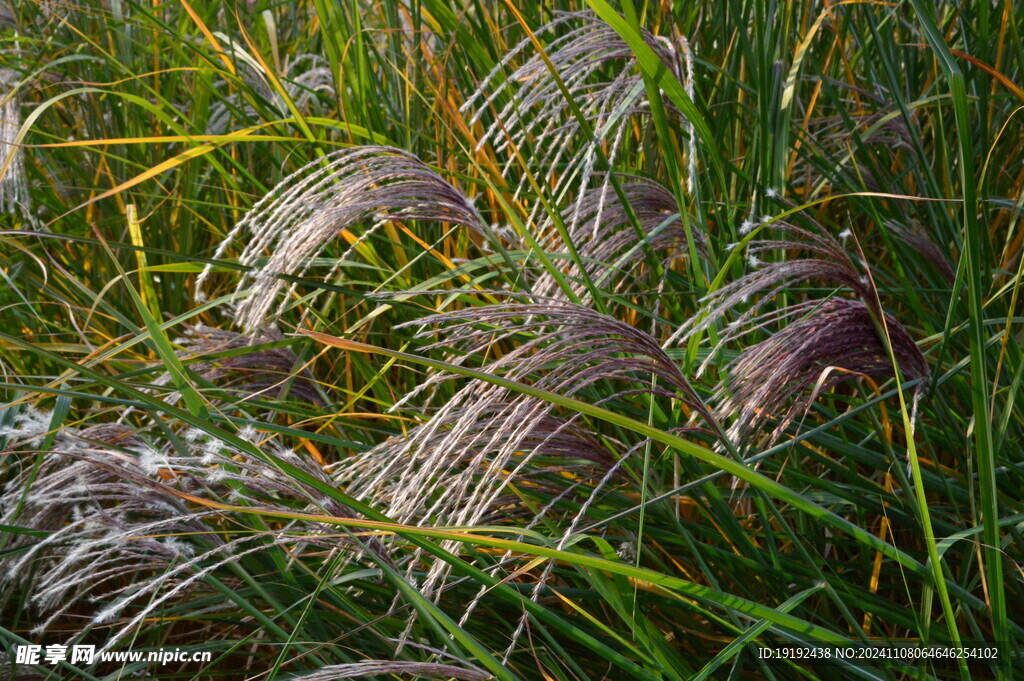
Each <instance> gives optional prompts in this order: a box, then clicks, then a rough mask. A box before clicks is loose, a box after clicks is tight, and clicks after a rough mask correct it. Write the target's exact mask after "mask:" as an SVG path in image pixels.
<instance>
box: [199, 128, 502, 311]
mask: <svg viewBox="0 0 1024 681" xmlns="http://www.w3.org/2000/svg"><path fill="white" fill-rule="evenodd" d="M389 220H429V221H434V222H447V223H451V224H455V225H461V226H463V227H469V228H471V229H483V220H482V219H481V217H480V214H479V213H478V212H477V210H476V208H474V206H473V204H472V202H471V201H470V200H469V199H467V198H466V197H465V196H463V195H462V194H461V193H460V192H459V191H458V190H457V189H456V188H455V187H453V186H452V185H451V184H449V183H448V182H447V181H446V180H445V179H444V178H442V177H441V176H440V175H438V174H437V173H436V172H434V171H433V170H431V169H430V167H428V166H427V165H426V164H425V163H423V162H422V161H420V160H419V159H418V158H417V157H416V156H414V155H412V154H410V153H408V152H406V151H402V150H400V149H395V148H393V147H382V146H365V147H355V148H352V149H344V150H342V151H338V152H335V153H333V154H330V155H328V156H327V157H325V158H323V159H317V160H316V161H313V162H312V163H310V164H308V165H306V166H304V167H303V168H301V169H299V170H298V171H296V172H295V173H293V174H292V175H290V176H289V177H287V178H286V179H285V180H283V181H282V182H281V183H279V184H278V185H277V186H276V187H275V188H274V189H273V190H272V191H271V192H270V193H269V194H268V195H267V196H265V197H264V198H263V199H262V200H261V201H260V202H259V203H257V204H256V205H255V206H253V208H252V209H251V210H250V211H249V212H248V213H247V214H246V216H245V217H244V218H243V219H242V220H241V221H240V222H239V223H238V224H237V225H236V226H235V228H234V229H232V230H231V232H230V233H229V234H228V236H227V238H225V240H224V241H223V242H222V243H221V245H220V247H219V248H218V249H217V252H216V253H215V254H214V259H215V260H216V259H218V258H220V257H222V256H223V255H224V253H225V252H226V251H227V249H228V247H229V246H230V244H231V243H232V242H233V241H234V240H235V239H236V238H237V237H238V236H239V234H241V233H242V232H243V231H248V232H249V233H250V234H251V237H250V238H249V239H248V241H247V243H246V246H245V249H244V251H243V252H242V256H241V258H240V263H241V264H242V265H245V266H247V267H253V268H256V269H255V272H250V273H247V274H246V275H245V276H244V277H243V278H242V281H241V282H240V283H239V285H238V288H237V290H236V293H238V294H241V293H242V292H245V291H246V290H248V289H250V288H251V289H252V290H251V292H250V295H249V297H247V298H246V299H245V300H244V301H242V302H241V304H240V305H239V309H238V315H237V319H238V321H239V323H240V324H241V325H242V326H243V327H244V328H246V329H249V330H252V329H255V328H256V327H258V326H261V325H262V324H263V323H264V321H265V319H266V317H267V315H268V313H269V312H270V308H271V306H272V305H273V303H274V300H275V299H276V298H277V296H278V295H279V294H280V292H281V289H282V288H283V287H284V283H283V282H282V280H281V278H280V277H281V276H282V275H302V274H303V273H305V272H306V270H307V269H308V268H309V266H310V258H311V257H312V256H314V255H315V254H317V253H318V252H319V251H320V250H321V249H322V248H323V247H324V246H325V245H326V244H327V243H328V242H329V241H331V240H332V239H334V238H335V237H337V236H338V235H339V234H345V235H350V234H351V233H350V232H348V230H349V229H350V228H352V227H354V226H356V225H358V224H359V223H362V222H364V221H372V224H371V226H370V227H369V228H368V229H366V230H365V231H363V233H362V234H361V235H360V236H359V237H354V236H353V237H351V241H350V243H351V246H350V248H349V249H348V251H347V252H346V253H345V254H343V255H342V256H341V257H340V258H339V259H338V261H337V263H338V264H337V265H336V266H335V268H334V269H333V270H332V274H333V273H334V272H335V271H337V269H338V268H340V267H341V265H342V264H343V263H344V261H345V260H346V259H347V258H348V257H349V256H350V255H351V254H352V253H354V252H355V248H356V246H358V245H359V244H361V243H362V242H364V241H365V240H366V239H367V238H368V237H369V236H370V235H371V234H373V233H374V232H375V231H376V230H377V229H379V228H380V226H381V225H383V224H384V223H385V222H387V221H389ZM268 251H269V252H270V256H269V258H267V260H266V262H265V263H263V264H262V265H260V266H257V265H258V261H259V260H260V259H261V258H262V257H263V256H264V254H265V253H266V252H268ZM209 273H210V268H209V267H207V268H206V269H205V270H204V271H203V272H202V274H200V276H199V278H198V280H197V281H196V292H197V297H200V298H201V297H203V296H204V290H203V285H204V282H205V280H206V278H207V277H208V275H209ZM291 290H292V289H289V292H290V291H291ZM286 303H287V299H286V300H285V301H284V302H283V303H282V306H281V307H280V308H279V309H278V311H277V313H278V314H279V313H280V312H281V311H282V309H283V306H284V304H286Z"/></svg>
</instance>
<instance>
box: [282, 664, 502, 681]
mask: <svg viewBox="0 0 1024 681" xmlns="http://www.w3.org/2000/svg"><path fill="white" fill-rule="evenodd" d="M383 675H387V676H399V675H400V676H402V677H404V678H417V679H437V681H487V680H488V679H493V678H494V675H492V674H491V673H490V672H487V671H484V670H482V669H477V668H467V667H463V666H456V665H453V664H442V663H439V662H413V661H408V660H363V661H362V662H350V663H348V664H334V665H328V666H326V667H321V668H320V669H317V670H316V671H313V672H309V673H307V674H301V675H298V676H293V677H291V678H292V679H294V681H336V679H360V678H363V677H365V676H374V677H377V676H383Z"/></svg>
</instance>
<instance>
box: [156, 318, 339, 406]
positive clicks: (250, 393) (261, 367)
mask: <svg viewBox="0 0 1024 681" xmlns="http://www.w3.org/2000/svg"><path fill="white" fill-rule="evenodd" d="M283 340H284V335H283V334H282V333H281V332H280V331H279V330H278V329H276V328H272V327H268V328H264V329H259V330H257V331H255V332H254V333H251V334H242V333H238V332H236V331H230V330H226V329H217V328H214V327H211V326H205V325H199V326H195V327H190V328H189V329H188V332H187V333H186V335H185V336H184V337H182V338H179V339H177V341H176V342H177V343H178V344H179V345H180V346H181V347H182V352H181V353H179V354H180V356H181V357H182V359H194V358H197V357H205V356H208V355H217V354H220V353H230V354H229V355H228V356H226V357H211V358H210V359H204V360H203V361H201V362H196V363H194V364H191V365H190V366H191V368H192V370H193V371H195V372H196V373H197V374H198V375H199V376H201V377H202V378H204V379H206V380H207V381H209V382H211V383H213V384H215V385H216V386H217V387H218V388H221V389H223V390H225V391H227V392H229V393H231V394H233V395H237V396H238V400H239V401H249V400H273V399H279V398H281V397H282V395H283V394H285V392H286V396H287V397H289V398H291V399H295V400H300V401H302V402H307V403H310V404H317V403H319V401H320V398H319V396H318V395H317V393H316V389H315V388H314V382H313V378H312V376H310V375H309V373H308V372H306V371H299V372H298V373H296V372H297V371H298V370H299V367H298V366H297V363H298V358H297V357H296V356H295V353H294V352H292V351H291V349H289V348H287V347H273V348H261V347H260V346H261V345H263V344H269V343H273V342H275V341H283ZM169 380H170V379H169V377H168V378H167V379H165V380H163V381H161V382H162V383H167V382H169Z"/></svg>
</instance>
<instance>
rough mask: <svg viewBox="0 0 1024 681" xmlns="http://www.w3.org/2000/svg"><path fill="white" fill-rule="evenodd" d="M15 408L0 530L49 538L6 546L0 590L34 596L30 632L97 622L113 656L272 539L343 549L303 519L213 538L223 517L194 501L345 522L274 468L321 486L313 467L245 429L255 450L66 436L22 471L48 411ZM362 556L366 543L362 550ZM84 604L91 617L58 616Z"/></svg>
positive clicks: (94, 433)
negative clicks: (295, 471)
mask: <svg viewBox="0 0 1024 681" xmlns="http://www.w3.org/2000/svg"><path fill="white" fill-rule="evenodd" d="M23 414H24V418H20V419H16V420H15V423H14V424H13V425H12V426H10V427H8V428H6V429H4V431H3V433H0V434H2V435H4V436H5V437H7V438H8V442H9V450H8V455H9V456H12V457H13V456H15V455H16V454H15V453H17V454H18V455H20V456H19V460H20V461H21V464H20V465H21V469H20V470H17V471H16V472H15V474H14V475H12V476H11V477H10V478H9V480H8V482H7V483H6V484H5V486H4V487H3V489H2V491H0V523H3V524H6V525H11V526H19V527H24V528H27V529H30V530H37V531H42V532H45V533H46V534H45V536H43V537H42V538H36V537H32V536H30V535H23V536H21V537H20V538H19V539H18V540H17V543H16V544H15V548H19V549H20V550H18V551H13V552H10V553H9V554H8V555H6V556H4V557H3V558H2V559H0V585H2V586H3V590H4V592H5V593H13V592H14V590H15V589H17V590H21V591H26V590H27V591H31V593H32V597H31V600H30V603H31V605H32V607H33V608H34V627H35V628H34V631H35V632H36V633H39V632H42V631H44V630H48V629H49V628H51V627H52V626H53V625H54V624H55V623H56V622H58V621H60V623H61V629H62V630H66V629H68V627H69V626H70V627H71V628H72V629H76V628H77V629H76V630H77V631H84V630H85V629H88V628H91V627H95V626H100V625H104V626H107V627H108V634H109V635H108V637H107V638H106V642H105V644H104V646H105V648H107V649H110V648H112V647H114V646H115V645H117V644H118V643H119V642H121V641H123V640H125V639H126V638H128V637H130V636H131V635H132V634H133V632H135V631H137V629H138V627H139V626H141V625H142V624H143V623H144V622H145V621H146V618H147V617H150V616H152V615H153V613H154V612H156V611H158V610H159V609H160V608H162V607H165V606H167V605H169V604H178V603H180V602H183V601H185V600H188V599H189V598H190V597H194V596H195V592H196V591H197V590H199V591H201V590H203V589H205V588H206V583H205V578H206V576H207V575H210V574H216V573H218V571H223V570H225V569H226V568H227V567H228V566H229V565H230V564H231V563H233V562H236V561H239V560H242V559H244V558H245V557H246V556H248V555H249V554H252V553H257V552H261V551H263V552H265V551H267V550H268V549H269V548H270V547H273V546H278V545H289V551H290V552H291V553H292V555H299V554H300V553H301V552H302V550H303V549H304V547H319V549H318V550H322V549H323V548H327V549H329V550H338V549H344V548H345V547H346V546H347V543H346V541H344V540H341V539H339V538H338V537H337V533H336V531H335V530H334V528H332V527H330V526H327V525H322V524H320V523H317V522H304V521H301V520H295V521H293V522H290V523H287V524H285V525H283V526H281V527H276V528H273V529H267V530H266V531H262V532H254V533H242V534H241V535H236V536H235V537H234V538H231V539H228V540H222V539H221V538H220V534H219V533H218V532H216V531H215V529H216V527H217V525H218V523H219V522H220V518H221V515H222V513H221V512H220V511H215V510H210V509H208V508H207V507H205V506H203V505H202V504H193V503H191V501H190V499H195V498H203V499H209V500H213V501H218V502H220V503H229V504H233V505H235V506H242V507H247V508H252V509H256V510H258V509H263V510H270V511H289V512H294V511H296V510H297V511H300V512H302V511H305V512H308V513H316V514H328V515H333V516H345V517H352V516H353V515H354V513H353V511H352V510H351V509H349V508H347V507H345V506H343V505H340V504H338V503H337V502H335V501H334V500H333V499H331V498H329V497H328V496H325V495H324V494H322V493H321V492H319V491H318V490H317V489H316V487H315V486H312V485H309V484H307V483H304V482H301V481H300V480H297V479H296V478H294V477H293V476H290V475H287V474H286V473H285V472H283V470H282V469H281V466H280V464H279V463H277V462H287V463H289V464H290V465H292V466H295V467H297V468H299V469H300V470H302V471H303V474H304V475H305V476H310V477H313V478H316V479H318V480H320V481H321V482H322V483H323V484H324V485H326V484H330V482H331V481H330V477H329V476H328V475H327V473H325V472H324V471H323V470H322V468H320V467H319V466H318V465H316V464H315V463H312V462H309V461H307V460H306V459H304V458H302V457H300V456H298V455H297V454H295V453H294V452H292V451H291V450H289V449H287V448H284V447H283V446H281V445H280V444H278V443H277V442H276V441H274V440H273V439H272V438H263V439H261V438H260V436H259V435H258V433H257V432H256V431H255V430H252V429H244V430H242V431H240V432H239V437H241V438H242V439H243V440H245V441H247V442H249V443H250V444H251V445H252V446H253V447H254V448H255V449H256V450H258V451H259V452H261V455H260V456H256V455H253V454H252V452H250V451H245V450H243V449H239V448H237V447H234V446H232V445H229V444H228V443H225V442H223V441H221V440H220V439H218V438H217V437H214V436H211V435H209V434H207V433H204V432H202V431H198V430H186V431H183V432H181V433H179V436H180V438H179V443H180V444H179V445H178V446H179V447H184V449H179V448H176V447H175V446H171V444H170V443H169V442H161V441H160V440H159V439H158V438H156V437H154V436H152V435H150V434H146V435H145V436H144V435H143V434H142V433H139V432H137V431H136V430H135V429H133V428H131V427H129V426H126V425H124V424H118V423H111V424H102V425H99V426H93V427H90V428H86V429H82V430H75V429H72V428H65V429H63V430H61V431H60V432H59V433H57V434H56V438H55V441H54V444H53V446H52V447H51V449H50V450H49V451H47V452H45V453H43V454H42V460H41V464H40V466H39V468H38V470H37V471H35V472H33V470H32V469H33V466H32V460H33V458H34V455H35V454H36V452H34V451H33V450H31V449H27V448H26V447H28V446H29V445H35V444H36V443H38V442H40V438H41V437H43V436H45V434H46V432H45V431H42V430H41V428H42V427H43V426H42V425H41V424H48V423H49V415H48V414H46V413H45V412H35V411H33V410H29V411H26V412H23ZM12 460H14V459H12ZM30 483H31V484H30ZM26 490H27V491H26ZM67 547H72V548H71V549H70V550H68V548H67ZM8 548H10V546H8ZM369 549H370V550H373V551H376V550H377V544H376V543H375V542H373V541H371V542H369ZM385 558H386V557H385ZM228 572H229V574H230V571H228ZM90 605H91V606H92V607H93V608H94V614H93V615H92V616H91V618H88V619H85V620H78V619H75V620H69V619H68V618H67V615H68V614H69V613H70V612H71V611H72V610H73V609H74V611H75V612H76V614H77V612H79V610H80V609H81V608H83V607H88V606H90ZM72 623H77V624H72Z"/></svg>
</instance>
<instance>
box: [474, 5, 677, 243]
mask: <svg viewBox="0 0 1024 681" xmlns="http://www.w3.org/2000/svg"><path fill="white" fill-rule="evenodd" d="M534 35H535V36H537V38H538V39H544V38H550V39H549V40H548V43H547V44H546V45H545V46H544V50H545V52H546V56H547V60H545V59H544V57H542V56H541V55H540V54H535V55H533V56H531V57H529V58H528V59H527V60H526V61H525V62H524V63H523V64H522V66H519V67H518V68H516V69H515V70H513V71H512V73H510V74H507V75H506V74H505V71H506V70H507V68H508V66H509V65H510V64H511V63H513V62H514V61H515V60H517V59H518V58H520V57H521V56H522V55H524V54H526V53H527V52H528V51H530V50H531V49H532V48H533V41H532V40H531V39H526V40H523V41H522V42H520V43H519V44H517V45H516V46H514V47H513V48H512V49H511V50H509V51H508V53H507V54H506V55H505V57H504V58H503V59H502V60H501V61H500V62H499V63H498V65H497V66H496V67H495V68H494V69H493V70H492V71H491V73H490V74H488V75H487V77H486V78H484V80H483V81H481V83H480V85H479V87H478V88H477V91H476V92H475V93H474V94H473V95H472V96H471V97H470V98H469V99H467V101H466V102H465V103H464V104H463V105H462V107H461V110H462V111H464V112H471V113H472V117H471V119H470V122H471V123H475V122H478V121H481V120H482V119H483V118H484V116H485V114H486V112H488V111H489V110H492V109H493V110H494V115H493V122H491V123H490V124H489V125H488V126H487V127H486V129H485V130H484V133H483V135H482V136H481V137H480V139H479V141H478V143H477V148H478V149H481V148H483V147H484V146H486V145H488V144H490V145H492V146H493V148H494V151H495V153H497V154H499V155H501V154H505V153H506V152H508V153H507V154H506V156H507V159H508V160H507V162H506V164H505V171H504V172H505V174H506V176H507V175H508V173H509V171H510V169H511V167H512V166H513V164H514V162H515V159H516V155H515V154H514V153H511V148H512V147H513V146H514V147H517V148H525V147H526V146H527V145H528V146H529V147H530V148H531V149H532V152H533V153H532V154H524V155H525V156H526V157H528V158H530V163H531V167H530V169H529V170H530V172H531V173H533V174H535V175H537V176H538V177H541V178H543V179H544V180H545V181H550V182H552V183H553V186H554V197H555V201H556V202H558V203H566V202H567V198H568V197H569V196H572V195H575V196H576V197H578V199H579V201H580V203H579V204H578V206H577V210H576V212H575V214H573V215H572V216H571V219H570V222H571V223H572V225H573V226H575V224H576V222H577V221H578V219H579V215H578V213H579V212H580V211H582V209H583V205H582V201H583V192H584V190H585V189H587V188H588V187H589V186H590V183H591V179H592V178H593V177H594V175H595V169H599V168H598V155H599V153H601V150H602V149H605V151H604V153H605V154H606V156H607V162H608V167H615V163H616V159H617V157H618V153H619V151H620V148H621V147H622V142H623V140H624V138H625V136H626V135H627V134H629V133H630V131H631V130H632V128H633V126H632V123H633V121H634V118H635V117H637V116H641V117H644V118H645V119H646V118H647V116H648V115H649V113H650V102H649V101H648V100H647V92H646V89H645V87H644V82H643V79H642V77H641V75H640V72H639V69H638V67H637V65H636V58H635V56H634V53H633V50H632V49H631V48H630V47H629V45H628V44H627V43H626V41H625V40H624V39H623V38H622V37H620V36H619V34H618V33H616V32H615V30H614V29H613V28H612V27H610V26H609V25H608V24H606V23H605V22H603V21H601V20H600V19H599V18H598V17H597V15H596V14H594V13H593V12H590V11H580V12H558V13H556V17H555V19H554V20H553V21H551V22H550V23H548V24H546V25H544V26H542V27H540V28H538V29H537V30H536V31H535V34H534ZM642 37H643V39H644V41H645V42H646V43H647V45H648V47H650V48H651V50H653V51H654V53H655V54H656V55H657V56H658V58H659V59H660V60H661V62H662V63H663V64H664V65H665V67H666V68H667V69H669V71H670V72H671V73H672V74H673V76H675V78H676V79H678V81H679V82H680V83H682V84H683V86H684V88H685V89H686V91H687V94H688V95H689V97H690V99H693V98H694V92H693V53H692V51H691V49H690V45H689V43H688V42H687V40H686V39H685V38H684V37H682V36H673V37H666V36H656V35H653V34H651V33H650V32H648V31H646V30H643V31H642ZM549 63H550V66H549ZM551 67H553V68H554V70H555V71H556V72H557V75H558V78H557V79H556V78H555V77H554V75H553V74H552V72H551ZM559 80H561V83H562V84H564V86H565V91H566V92H568V94H569V96H570V97H571V98H572V99H573V100H574V102H575V103H576V105H577V106H578V108H579V111H580V112H581V113H582V117H583V118H584V119H585V120H586V121H587V123H588V126H589V127H590V128H591V131H592V132H593V138H592V139H587V136H586V135H584V134H583V132H584V131H583V128H582V127H581V124H580V120H579V118H577V117H576V116H575V115H574V113H573V111H572V108H571V107H570V105H569V102H568V101H567V100H566V96H565V94H564V93H563V90H562V88H561V87H560V86H559V82H558V81H559ZM502 102H504V104H502ZM665 109H666V111H667V112H668V113H669V115H671V116H672V117H674V118H675V119H676V120H677V121H679V122H680V123H681V124H682V125H683V126H684V127H685V129H686V130H687V131H688V132H687V134H688V136H689V147H688V152H687V154H688V172H689V177H688V186H689V190H690V193H691V194H692V193H693V191H694V188H695V183H696V164H697V155H696V137H695V135H694V131H693V129H692V126H690V124H689V122H688V121H686V120H685V118H684V117H683V116H682V114H681V113H680V112H679V111H678V110H677V109H675V107H674V106H672V105H671V104H670V103H668V102H665ZM647 122H648V121H647V120H644V121H643V123H642V124H641V125H640V126H639V127H640V129H648V128H649V127H650V126H649V125H647ZM581 139H582V140H583V142H582V145H580V144H577V141H578V140H581ZM608 179H609V178H608V176H607V175H602V188H603V189H604V190H605V191H604V192H603V193H602V197H607V196H609V195H610V191H611V190H610V187H609V185H608ZM529 186H530V185H529V178H528V177H523V178H522V179H521V180H520V182H519V184H518V187H517V191H516V194H515V195H516V197H518V196H519V195H521V194H522V193H523V192H524V191H525V190H526V189H527V188H528V187H529ZM540 211H541V206H539V205H538V206H536V207H535V209H534V212H533V213H532V214H531V216H530V222H532V223H534V224H540V223H541V222H542V221H543V222H545V224H546V225H548V226H549V224H550V223H549V221H545V217H546V216H544V215H543V214H542V213H541V212H540ZM599 212H600V211H599Z"/></svg>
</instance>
